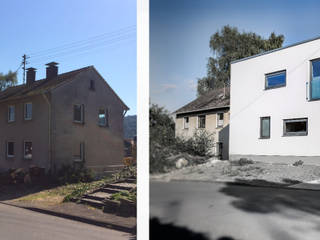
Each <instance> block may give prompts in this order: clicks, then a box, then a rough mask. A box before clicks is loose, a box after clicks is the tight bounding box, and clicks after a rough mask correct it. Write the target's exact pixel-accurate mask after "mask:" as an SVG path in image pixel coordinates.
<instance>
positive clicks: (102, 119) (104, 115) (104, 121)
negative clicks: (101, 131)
mask: <svg viewBox="0 0 320 240" xmlns="http://www.w3.org/2000/svg"><path fill="white" fill-rule="evenodd" d="M99 126H103V127H105V126H108V109H99Z"/></svg>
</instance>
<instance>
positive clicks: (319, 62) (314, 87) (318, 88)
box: [310, 59, 320, 100]
mask: <svg viewBox="0 0 320 240" xmlns="http://www.w3.org/2000/svg"><path fill="white" fill-rule="evenodd" d="M310 85H311V88H310V97H311V99H312V100H314V99H320V59H316V60H313V61H311V81H310Z"/></svg>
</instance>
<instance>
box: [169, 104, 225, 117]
mask: <svg viewBox="0 0 320 240" xmlns="http://www.w3.org/2000/svg"><path fill="white" fill-rule="evenodd" d="M229 107H230V105H225V106H222V107H214V108H202V109H197V110H192V111H184V112H173V113H172V114H176V115H178V114H186V113H195V112H201V111H209V110H217V109H222V108H229Z"/></svg>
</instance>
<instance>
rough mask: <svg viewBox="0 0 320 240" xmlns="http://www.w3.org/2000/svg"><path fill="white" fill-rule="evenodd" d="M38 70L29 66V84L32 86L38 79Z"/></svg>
mask: <svg viewBox="0 0 320 240" xmlns="http://www.w3.org/2000/svg"><path fill="white" fill-rule="evenodd" d="M36 70H37V69H35V68H32V67H30V68H27V86H31V85H32V84H33V83H34V82H35V81H36Z"/></svg>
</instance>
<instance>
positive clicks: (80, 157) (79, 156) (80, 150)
mask: <svg viewBox="0 0 320 240" xmlns="http://www.w3.org/2000/svg"><path fill="white" fill-rule="evenodd" d="M73 159H74V161H75V162H82V161H84V142H81V143H80V144H79V145H78V150H77V152H76V153H75V154H74V155H73Z"/></svg>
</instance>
